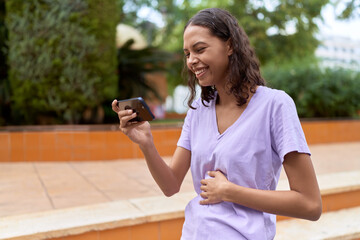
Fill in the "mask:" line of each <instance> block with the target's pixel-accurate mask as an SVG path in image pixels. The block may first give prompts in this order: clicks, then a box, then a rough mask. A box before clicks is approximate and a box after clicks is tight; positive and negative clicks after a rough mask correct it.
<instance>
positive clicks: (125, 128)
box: [111, 100, 153, 146]
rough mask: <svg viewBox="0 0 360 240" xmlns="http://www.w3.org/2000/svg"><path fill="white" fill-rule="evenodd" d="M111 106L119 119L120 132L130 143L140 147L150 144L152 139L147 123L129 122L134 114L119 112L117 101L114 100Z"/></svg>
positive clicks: (127, 111)
mask: <svg viewBox="0 0 360 240" xmlns="http://www.w3.org/2000/svg"><path fill="white" fill-rule="evenodd" d="M111 106H112V109H113V111H114V112H116V113H117V115H118V117H119V120H120V126H119V129H120V131H122V132H123V133H124V134H125V135H126V136H128V137H129V138H130V140H131V141H133V142H134V143H137V144H139V145H140V146H145V145H147V144H149V143H150V144H151V143H152V141H153V137H152V134H151V130H150V124H149V122H147V121H143V122H129V121H130V120H131V119H133V118H135V117H136V113H133V111H132V110H120V109H119V107H118V105H117V100H114V101H113V102H112V104H111Z"/></svg>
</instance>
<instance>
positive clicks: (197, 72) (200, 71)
mask: <svg viewBox="0 0 360 240" xmlns="http://www.w3.org/2000/svg"><path fill="white" fill-rule="evenodd" d="M203 72H205V69H201V70H198V71H195V74H196V75H199V74H201V73H203Z"/></svg>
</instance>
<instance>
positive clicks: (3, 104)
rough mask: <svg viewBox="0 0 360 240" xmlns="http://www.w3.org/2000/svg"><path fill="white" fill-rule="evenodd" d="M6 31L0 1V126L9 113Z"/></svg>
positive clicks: (1, 0) (1, 1)
mask: <svg viewBox="0 0 360 240" xmlns="http://www.w3.org/2000/svg"><path fill="white" fill-rule="evenodd" d="M7 39H8V31H7V27H6V25H5V0H0V125H4V124H5V122H7V121H9V119H10V117H9V115H10V114H9V113H10V91H11V90H10V82H9V79H8V65H7V52H8V51H7V50H8V47H7V44H6V42H7Z"/></svg>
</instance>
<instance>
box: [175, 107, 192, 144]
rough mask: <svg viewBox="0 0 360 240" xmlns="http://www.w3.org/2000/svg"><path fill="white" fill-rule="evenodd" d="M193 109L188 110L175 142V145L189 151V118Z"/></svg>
mask: <svg viewBox="0 0 360 240" xmlns="http://www.w3.org/2000/svg"><path fill="white" fill-rule="evenodd" d="M193 111H194V110H192V109H189V110H188V112H187V114H186V117H185V120H184V125H183V127H182V130H181V135H180V138H179V141H178V143H177V146H179V147H183V148H185V149H187V150H189V151H191V119H192V113H193Z"/></svg>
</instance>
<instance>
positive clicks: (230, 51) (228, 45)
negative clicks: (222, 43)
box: [226, 39, 233, 56]
mask: <svg viewBox="0 0 360 240" xmlns="http://www.w3.org/2000/svg"><path fill="white" fill-rule="evenodd" d="M226 49H227V54H228V56H231V55H232V54H233V48H232V44H231V40H230V39H229V40H227V41H226Z"/></svg>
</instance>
